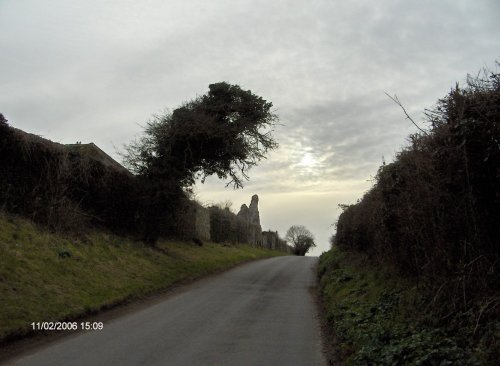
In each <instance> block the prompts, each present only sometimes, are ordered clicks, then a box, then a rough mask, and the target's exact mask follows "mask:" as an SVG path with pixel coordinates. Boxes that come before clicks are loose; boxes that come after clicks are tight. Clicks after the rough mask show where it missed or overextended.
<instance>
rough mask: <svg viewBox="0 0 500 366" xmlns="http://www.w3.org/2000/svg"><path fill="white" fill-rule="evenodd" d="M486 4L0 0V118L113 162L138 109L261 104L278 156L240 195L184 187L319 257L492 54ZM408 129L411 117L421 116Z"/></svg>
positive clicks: (498, 11) (220, 188)
mask: <svg viewBox="0 0 500 366" xmlns="http://www.w3.org/2000/svg"><path fill="white" fill-rule="evenodd" d="M499 18H500V1H497V0H490V1H488V0H470V1H457V0H453V1H445V0H441V1H430V0H429V1H426V0H405V1H403V0H401V1H395V0H378V1H369V0H367V1H340V0H318V1H314V0H310V1H305V0H302V1H291V0H272V1H271V0H265V1H261V0H227V1H226V0H211V1H203V0H197V1H189V0H182V1H177V0H170V1H164V0H163V1H162V0H143V1H128V0H122V1H111V0H109V1H97V0H87V1H68V0H64V1H63V0H46V1H35V0H31V1H30V0H24V1H20V0H12V1H10V0H0V112H1V113H3V114H4V116H5V117H6V118H7V119H8V120H9V123H10V124H11V125H12V126H14V127H17V128H20V129H22V130H25V131H27V132H31V133H35V134H39V135H42V136H43V137H46V138H48V139H51V140H53V141H57V142H61V143H74V142H76V141H82V142H83V143H87V142H94V143H96V144H97V145H98V146H100V147H101V148H102V149H103V150H105V151H106V152H108V153H109V154H110V155H112V156H114V157H117V156H118V155H117V152H118V151H120V150H122V146H123V144H126V143H128V142H130V141H131V140H132V139H133V138H134V136H137V135H138V134H140V133H141V129H142V127H141V125H143V124H144V123H145V122H146V121H147V120H148V119H149V118H150V117H151V115H152V114H155V113H160V112H161V111H164V110H165V109H173V108H176V107H178V106H179V105H180V104H182V103H183V102H185V101H188V100H190V99H192V98H194V97H196V96H198V95H202V94H204V93H206V92H207V90H208V85H209V84H211V83H214V82H220V81H226V82H229V83H233V84H238V85H240V86H241V87H242V88H243V89H250V90H251V91H252V92H253V93H255V94H258V95H260V96H262V97H263V98H264V99H266V100H268V101H271V102H272V103H273V105H274V107H275V111H276V113H277V114H278V115H279V116H280V123H281V124H282V125H281V126H278V127H277V128H276V131H275V137H276V139H277V140H278V142H279V143H280V148H279V149H278V150H276V151H275V152H273V153H272V154H271V155H270V156H269V158H268V160H266V161H263V162H262V163H261V165H260V166H259V167H257V168H254V169H253V170H251V171H250V177H251V179H250V181H249V182H248V183H247V184H246V185H245V188H244V189H242V190H238V191H233V190H232V189H229V188H227V189H226V188H224V182H221V181H217V180H216V179H210V180H208V181H207V182H206V183H205V184H204V185H201V184H200V185H198V186H197V198H198V200H200V201H201V202H204V203H207V204H208V203H214V202H223V201H226V200H231V201H232V202H233V208H234V209H235V210H236V211H237V210H238V209H239V207H240V205H241V204H243V203H246V204H249V203H250V197H251V196H252V195H253V194H255V193H256V194H258V195H259V197H260V215H261V223H262V226H263V229H265V230H267V229H272V230H278V231H279V233H280V234H281V235H284V234H285V232H286V230H287V229H288V227H290V226H291V225H293V224H303V225H305V226H306V227H308V228H309V229H310V230H311V231H312V232H313V234H315V236H316V242H317V244H318V248H317V249H316V250H315V251H314V253H313V254H315V255H318V254H320V253H321V252H322V251H325V250H327V249H328V248H329V244H328V237H329V236H330V235H331V234H332V233H333V232H334V227H333V226H331V225H332V224H333V223H335V221H336V219H337V217H338V214H339V210H338V207H337V205H338V204H339V203H354V202H356V200H357V199H358V198H360V197H361V196H362V195H363V193H364V192H365V191H366V190H367V189H368V188H369V187H370V186H371V184H372V181H371V180H372V178H373V176H374V175H375V173H376V171H377V168H378V166H379V165H380V164H381V162H382V159H383V158H384V159H385V160H386V161H388V162H389V161H391V159H392V158H393V157H394V154H395V152H397V151H398V150H399V149H400V148H401V147H402V146H404V144H405V143H406V137H407V136H408V135H409V134H410V133H414V132H416V129H415V127H413V126H412V124H411V123H410V122H409V121H407V120H405V118H404V115H403V114H402V111H401V110H400V109H399V108H398V107H397V106H396V105H395V104H394V103H393V102H392V101H391V100H390V99H389V98H388V97H387V96H386V95H385V94H384V92H387V93H389V94H391V95H392V94H397V95H398V97H399V98H400V100H401V101H402V102H403V104H404V105H405V107H406V108H407V110H408V112H409V113H410V114H411V116H412V117H413V118H414V120H415V121H417V122H419V123H421V122H422V121H423V111H424V109H425V108H430V107H432V106H433V105H434V104H435V102H436V101H437V99H438V98H441V97H443V96H444V95H445V94H446V93H447V92H448V91H449V90H450V88H451V87H453V86H454V85H455V82H457V81H458V82H461V83H462V82H463V81H464V80H465V78H466V75H467V73H472V74H475V73H477V72H478V71H479V70H480V69H481V68H483V67H487V68H490V69H495V60H500V37H499V34H500V22H499V21H498V19H499ZM422 124H423V122H422Z"/></svg>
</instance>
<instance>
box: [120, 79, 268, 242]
mask: <svg viewBox="0 0 500 366" xmlns="http://www.w3.org/2000/svg"><path fill="white" fill-rule="evenodd" d="M271 108H272V103H270V102H267V101H265V100H264V99H262V98H261V97H259V96H257V95H255V94H253V93H252V92H251V91H250V90H243V89H241V88H240V87H239V86H238V85H230V84H227V83H225V82H222V83H217V84H211V85H209V91H208V93H207V94H205V95H202V96H200V97H197V98H196V99H194V100H192V101H190V102H187V103H185V104H183V105H182V106H180V107H179V108H177V109H175V110H174V111H173V112H167V113H165V114H163V115H159V116H155V117H154V118H153V119H152V120H151V121H149V122H148V123H147V124H146V128H145V131H144V135H143V136H142V137H141V138H139V139H137V140H136V141H134V142H132V143H131V144H130V145H128V146H127V147H126V153H125V154H124V162H125V164H126V165H127V166H128V167H129V168H130V169H131V170H132V171H134V172H135V173H136V174H137V176H138V178H139V179H140V180H141V186H142V187H143V189H144V192H145V193H144V197H143V198H142V200H141V202H142V205H141V206H140V207H142V211H141V213H140V214H139V215H138V220H139V225H141V227H143V228H144V231H145V233H144V235H145V240H146V241H148V242H150V243H154V242H155V241H156V239H157V237H158V236H159V232H158V230H160V229H159V228H160V227H161V226H162V225H163V226H165V225H166V224H165V223H166V222H173V221H174V220H173V217H172V215H173V213H172V212H174V209H175V207H176V206H178V203H177V201H178V200H179V199H183V197H184V196H185V192H190V191H191V188H192V186H193V184H194V183H195V181H196V179H197V178H201V179H202V182H203V181H204V180H205V178H206V177H208V176H210V175H214V174H215V175H217V176H218V177H219V178H221V179H227V178H229V183H227V186H231V185H232V186H233V187H234V188H241V187H243V182H244V181H245V180H248V178H249V177H248V170H249V169H250V168H251V167H253V166H255V165H257V163H258V162H260V161H261V160H262V159H264V158H265V157H266V154H267V152H268V151H269V150H272V149H275V148H276V147H277V146H278V144H277V142H276V141H275V140H274V138H273V137H272V127H273V126H274V125H275V124H276V122H277V119H278V117H277V116H276V115H275V114H274V113H273V112H272V110H271ZM183 192H184V193H183ZM169 215H170V216H169ZM167 226H168V225H167ZM168 230H174V231H175V227H174V228H172V227H169V228H168Z"/></svg>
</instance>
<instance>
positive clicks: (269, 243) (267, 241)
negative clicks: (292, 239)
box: [262, 231, 291, 253]
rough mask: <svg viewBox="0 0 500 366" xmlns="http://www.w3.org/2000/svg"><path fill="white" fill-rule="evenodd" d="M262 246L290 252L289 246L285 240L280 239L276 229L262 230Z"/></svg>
mask: <svg viewBox="0 0 500 366" xmlns="http://www.w3.org/2000/svg"><path fill="white" fill-rule="evenodd" d="M262 247H263V248H267V249H273V250H280V251H282V252H288V253H290V252H291V250H290V249H291V248H290V246H289V245H288V244H287V243H286V241H285V240H283V239H281V238H280V237H279V235H278V232H277V231H263V232H262Z"/></svg>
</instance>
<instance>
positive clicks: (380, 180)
mask: <svg viewBox="0 0 500 366" xmlns="http://www.w3.org/2000/svg"><path fill="white" fill-rule="evenodd" d="M427 118H428V121H429V123H430V127H429V129H428V131H427V132H422V133H419V134H416V135H412V136H410V144H409V146H408V147H407V148H405V149H404V150H403V151H401V152H400V153H399V154H398V155H397V157H396V159H395V161H394V162H393V163H391V164H387V165H383V166H381V167H380V169H379V171H378V174H377V176H376V183H375V185H374V186H373V188H372V189H371V190H370V191H368V192H367V193H366V194H365V196H364V197H363V198H362V199H361V200H360V201H359V202H358V203H357V204H354V205H350V206H343V208H344V211H343V213H342V214H341V215H340V217H339V220H338V222H337V233H336V236H335V242H334V244H336V245H337V246H338V247H339V248H341V249H344V250H358V251H363V252H366V253H368V254H369V255H371V257H372V258H373V259H374V260H376V261H378V262H382V263H386V264H389V265H390V266H392V267H395V268H396V269H398V270H399V272H400V273H402V274H404V275H408V276H414V277H417V278H419V280H421V283H423V284H425V285H428V286H429V287H431V288H434V289H435V294H436V299H435V300H436V301H437V300H438V298H442V299H446V301H448V306H449V311H452V309H463V308H467V307H469V306H471V305H472V303H473V302H474V301H476V300H477V299H476V295H477V294H481V296H482V297H483V299H484V298H485V296H486V297H487V296H489V295H488V294H490V295H491V296H493V297H491V301H490V303H489V305H485V306H486V307H485V308H483V310H491V309H492V307H493V308H494V307H495V306H497V305H499V304H498V302H499V301H498V298H497V297H495V296H497V295H498V291H499V290H500V272H499V270H500V225H499V223H500V76H499V74H495V73H489V74H486V73H485V75H484V76H483V77H477V78H469V79H468V81H467V84H466V86H465V87H459V86H458V85H457V87H456V88H454V89H453V90H451V92H450V93H449V94H448V95H447V96H446V97H445V98H443V99H442V100H439V102H438V104H437V106H436V107H435V108H434V109H433V110H431V111H428V112H427ZM438 289H439V291H437V290H438ZM495 294H496V295H495ZM495 299H496V300H495ZM487 303H488V302H487V301H486V300H485V301H484V302H483V305H484V304H487ZM481 306H482V305H481Z"/></svg>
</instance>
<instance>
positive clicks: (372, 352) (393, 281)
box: [318, 249, 500, 365]
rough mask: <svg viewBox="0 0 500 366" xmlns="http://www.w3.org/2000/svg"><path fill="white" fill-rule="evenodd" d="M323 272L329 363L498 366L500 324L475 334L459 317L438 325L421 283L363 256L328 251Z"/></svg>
mask: <svg viewBox="0 0 500 366" xmlns="http://www.w3.org/2000/svg"><path fill="white" fill-rule="evenodd" d="M318 274H319V279H320V286H319V288H320V299H321V302H322V306H323V315H324V319H323V321H324V329H325V330H326V331H325V333H326V339H327V342H328V343H329V348H330V349H331V352H330V353H331V354H330V357H329V358H330V364H347V365H490V364H491V365H493V364H495V356H494V355H495V354H497V353H496V352H497V351H498V343H496V344H494V343H491V340H494V339H496V340H498V339H499V338H498V337H499V335H500V322H496V323H492V324H491V327H490V330H489V331H490V332H491V333H490V334H474V327H473V326H472V327H471V326H463V325H462V326H457V324H459V322H455V321H454V320H455V319H449V320H448V321H447V322H442V321H437V319H436V318H435V315H434V314H433V312H432V308H430V307H429V306H428V304H429V303H430V302H429V301H428V300H429V299H428V298H426V296H425V295H424V294H423V293H422V291H421V290H420V289H419V287H418V286H417V285H418V284H416V283H413V282H411V281H409V280H405V279H402V278H401V277H399V276H396V275H394V273H392V272H389V271H388V270H386V269H383V268H380V267H377V266H375V265H373V264H372V263H371V262H370V261H369V260H368V258H365V257H363V256H362V255H360V254H358V253H350V252H344V251H340V250H338V249H333V250H330V251H329V252H327V253H324V254H323V255H322V256H321V257H320V263H319V267H318ZM458 316H461V315H460V314H457V317H458ZM462 324H463V323H462ZM488 342H489V343H488ZM495 348H496V350H495ZM497 361H498V360H497Z"/></svg>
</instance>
